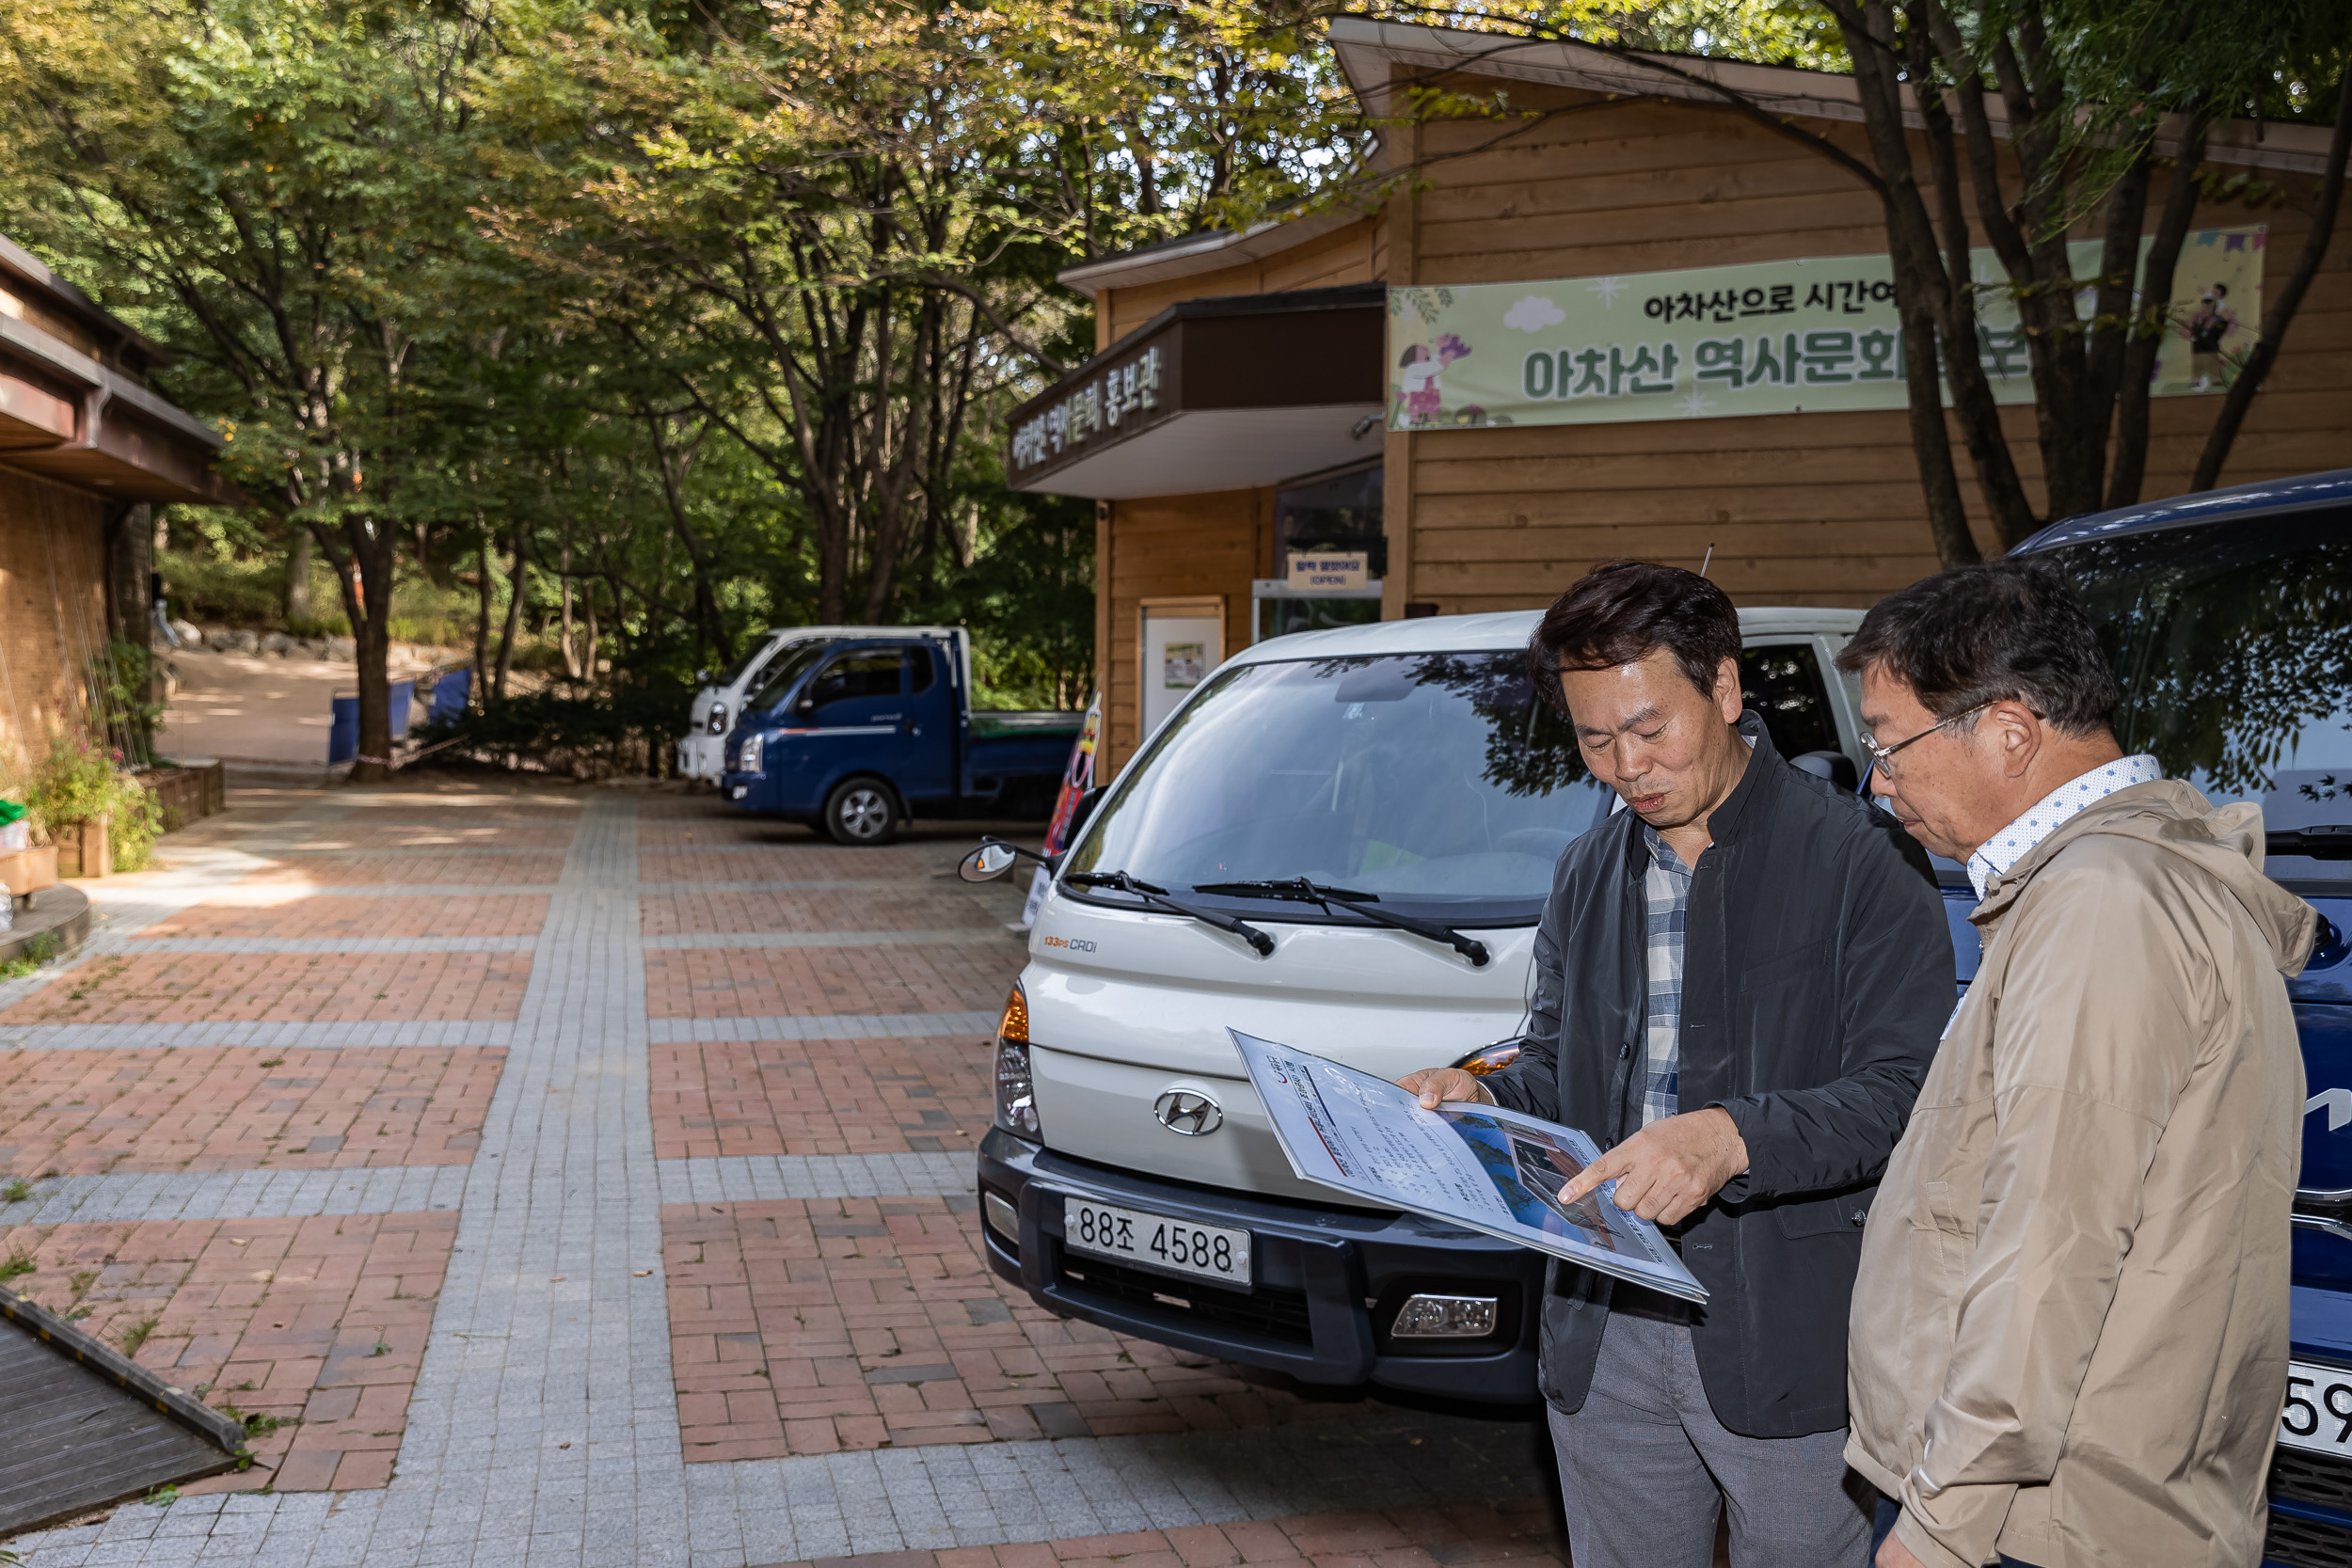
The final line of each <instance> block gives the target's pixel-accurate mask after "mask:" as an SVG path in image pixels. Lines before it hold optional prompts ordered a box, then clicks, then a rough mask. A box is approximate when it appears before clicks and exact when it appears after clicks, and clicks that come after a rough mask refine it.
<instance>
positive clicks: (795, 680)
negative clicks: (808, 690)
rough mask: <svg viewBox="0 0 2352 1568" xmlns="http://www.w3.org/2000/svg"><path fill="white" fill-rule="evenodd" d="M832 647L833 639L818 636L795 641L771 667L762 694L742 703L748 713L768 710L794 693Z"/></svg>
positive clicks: (761, 689) (762, 683)
mask: <svg viewBox="0 0 2352 1568" xmlns="http://www.w3.org/2000/svg"><path fill="white" fill-rule="evenodd" d="M832 646H833V639H831V638H827V637H819V638H816V639H814V640H812V641H807V642H795V643H793V644H792V646H790V647H788V648H787V649H785V650H784V652H782V653H780V654H778V655H777V656H776V661H775V662H774V663H773V664H771V665H770V666H769V667H768V676H767V679H765V680H763V681H761V682H760V683H759V694H758V695H757V696H755V697H754V698H753V699H752V700H751V701H750V702H748V703H745V704H744V705H743V711H744V712H745V713H747V714H748V713H765V712H767V711H768V710H769V709H770V708H771V707H774V706H775V705H777V704H779V703H781V702H783V701H784V700H785V699H786V698H787V697H789V696H790V695H791V694H792V688H793V687H794V686H796V685H798V684H799V682H800V679H801V677H802V676H803V675H805V674H807V673H808V672H809V670H810V669H811V668H812V667H813V666H814V665H815V664H816V663H817V661H818V659H820V658H822V657H825V650H826V649H828V648H830V647H832Z"/></svg>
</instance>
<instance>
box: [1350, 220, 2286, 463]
mask: <svg viewBox="0 0 2352 1568" xmlns="http://www.w3.org/2000/svg"><path fill="white" fill-rule="evenodd" d="M2265 236H2266V230H2265V229H2264V228H2263V227H2262V226H2261V225H2255V226H2253V227H2250V228H2245V229H2209V230H2201V231H2199V232H2197V233H2192V234H2191V235H2189V236H2188V242H2187V244H2186V245H2184V246H2183V247H2182V250H2181V262H2180V266H2179V267H2178V268H2177V269H2176V271H2175V273H2174V285H2173V293H2172V302H2171V311H2170V316H2171V325H2170V327H2169V329H2168V331H2167V333H2166V337H2165V341H2164V346H2163V348H2162V349H2161V350H2160V351H2159V352H2158V355H2157V359H2156V372H2155V388H2154V390H2155V391H2156V393H2157V394H2159V395H2163V396H2172V395H2178V394H2185V393H2199V392H2219V391H2223V390H2225V389H2226V388H2228V386H2229V383H2230V381H2231V380H2232V378H2233V377H2234V376H2235V374H2236V372H2237V367H2238V366H2239V365H2241V364H2243V363H2244V362H2245V358H2246V354H2247V351H2248V350H2249V349H2250V348H2251V347H2252V346H2253V343H2254V340H2255V337H2256V329H2257V325H2258V324H2259V323H2260V321H2261V320H2262V267H2263V248H2264V240H2265ZM2100 248H2101V247H2100V244H2099V242H2098V241H2095V240H2090V241H2081V242H2077V243H2075V244H2074V245H2071V246H2069V251H2070V255H2071V260H2072V264H2073V266H2074V274H2075V276H2076V277H2095V276H2096V275H2097V271H2098V266H2099V254H2100ZM2145 248H2146V247H2145V245H2144V244H2143V246H2142V252H2143V256H2144V253H2145ZM1975 271H1976V277H1977V284H1978V290H1979V293H1978V296H1977V298H1978V303H1977V310H1978V317H1979V333H1978V356H1979V362H1980V363H1982V365H1983V366H1984V370H1985V373H1986V375H1987V376H1988V377H1989V378H1990V379H1991V381H1992V384H1993V395H1994V398H1995V399H1996V400H1998V401H1999V402H2002V403H2031V402H2032V401H2033V379H2032V376H2031V373H2030V372H2029V370H2028V368H2027V363H2026V333H2025V328H2024V327H2023V326H2022V325H2019V323H2018V319H2017V309H2016V303H2015V301H2014V300H2013V299H2011V298H2010V296H2009V294H2008V292H2007V287H2006V282H2007V279H2006V275H2005V274H2004V273H2003V272H2002V270H2001V268H2000V265H1999V263H1998V262H1997V261H1995V260H1994V255H1993V253H1992V252H1991V251H1989V250H1979V251H1977V252H1976V253H1975ZM2089 295H2090V290H2089V289H2088V288H2086V289H2085V291H2084V296H2085V297H2084V298H2083V299H2082V300H2080V301H2079V302H2078V304H2077V307H2076V309H2077V312H2078V314H2080V315H2082V316H2083V317H2085V318H2086V319H2087V318H2088V316H2089V314H2090V298H2089ZM1388 358H1389V428H1390V429H1391V430H1434V429H1454V428H1461V427H1470V426H1481V425H1486V426H1491V425H1507V424H1609V423H1616V422H1622V421H1629V420H1690V419H1724V418H1728V417H1730V416H1733V415H1739V414H1811V413H1818V412H1821V411H1823V410H1831V409H1853V408H1901V407H1903V406H1905V404H1906V402H1907V399H1906V394H1905V390H1904V379H1903V372H1904V366H1903V344H1902V331H1901V324H1900V321H1899V318H1898V317H1897V315H1896V312H1895V281H1894V264H1893V262H1892V261H1889V259H1888V258H1886V257H1884V256H1845V257H1831V258H1805V259H1803V260H1799V261H1758V262H1754V263H1749V264H1745V265H1740V266H1728V267H1692V268H1689V269H1686V270H1684V271H1680V272H1654V273H1644V274H1639V275H1633V276H1628V277H1580V278H1567V279H1563V280H1560V281H1556V282H1549V283H1477V284H1463V285H1456V286H1453V287H1427V286H1421V287H1403V286H1400V287H1396V288H1391V290H1390V291H1389V354H1388ZM1948 395H1949V394H1948V391H1947V400H1948Z"/></svg>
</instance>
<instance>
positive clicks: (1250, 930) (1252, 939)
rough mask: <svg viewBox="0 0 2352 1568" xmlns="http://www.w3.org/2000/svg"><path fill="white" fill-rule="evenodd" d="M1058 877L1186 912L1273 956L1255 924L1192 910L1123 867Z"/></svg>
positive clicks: (1270, 940)
mask: <svg viewBox="0 0 2352 1568" xmlns="http://www.w3.org/2000/svg"><path fill="white" fill-rule="evenodd" d="M1062 880H1063V881H1065V882H1074V883H1076V884H1077V885H1078V886H1080V887H1106V888H1111V889H1113V890H1115V891H1117V892H1120V893H1123V894H1125V895H1128V896H1129V897H1131V898H1138V899H1141V900H1142V901H1143V902H1144V903H1145V904H1147V905H1149V906H1151V907H1152V909H1155V910H1167V911H1169V912H1171V913H1174V914H1188V915H1190V916H1192V918H1193V919H1195V920H1198V921H1200V923H1201V924H1203V925H1205V926H1214V927H1216V928H1217V929H1218V930H1220V931H1231V932H1232V933H1233V935H1235V936H1237V937H1239V938H1241V939H1242V941H1244V942H1248V944H1249V945H1250V946H1252V947H1254V948H1256V949H1257V950H1258V957H1260V958H1272V957H1273V956H1274V939H1273V938H1272V937H1270V936H1267V935H1266V934H1265V933H1264V932H1263V931H1261V930H1259V929H1258V928H1257V927H1255V926H1252V925H1249V924H1248V923H1247V922H1246V921H1240V920H1235V919H1234V918H1233V917H1232V915H1229V914H1213V913H1211V912H1210V911H1207V910H1196V909H1194V908H1193V907H1192V906H1191V905H1190V904H1179V903H1178V902H1176V900H1175V899H1173V898H1170V897H1169V896H1168V889H1166V888H1164V887H1153V886H1152V884H1151V883H1150V882H1139V881H1137V880H1136V879H1134V878H1133V877H1131V876H1129V875H1128V874H1127V873H1126V872H1124V871H1073V872H1072V873H1070V875H1068V876H1067V877H1064V878H1063V879H1062Z"/></svg>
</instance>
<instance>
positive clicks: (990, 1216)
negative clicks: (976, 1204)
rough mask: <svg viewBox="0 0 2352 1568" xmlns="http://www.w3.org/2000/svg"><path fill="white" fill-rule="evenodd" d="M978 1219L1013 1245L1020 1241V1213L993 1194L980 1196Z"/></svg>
mask: <svg viewBox="0 0 2352 1568" xmlns="http://www.w3.org/2000/svg"><path fill="white" fill-rule="evenodd" d="M980 1217H981V1218H982V1219H983V1220H985V1221H987V1222H988V1227H989V1228H990V1229H991V1230H993V1231H994V1232H996V1234H998V1235H999V1236H1002V1237H1003V1238H1004V1239H1005V1240H1006V1241H1008V1242H1011V1243H1014V1244H1015V1245H1019V1244H1020V1241H1021V1212H1020V1211H1019V1210H1017V1209H1015V1208H1014V1207H1013V1206H1012V1205H1011V1204H1009V1203H1007V1202H1006V1201H1005V1200H1004V1199H1003V1198H1002V1197H999V1196H997V1195H996V1194H994V1193H989V1192H984V1193H982V1194H980Z"/></svg>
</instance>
